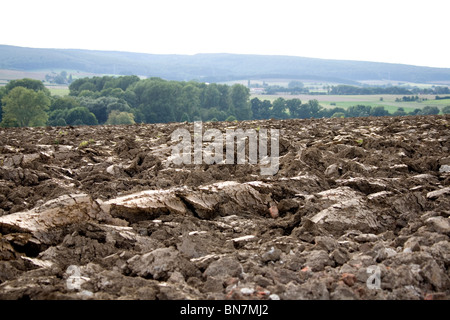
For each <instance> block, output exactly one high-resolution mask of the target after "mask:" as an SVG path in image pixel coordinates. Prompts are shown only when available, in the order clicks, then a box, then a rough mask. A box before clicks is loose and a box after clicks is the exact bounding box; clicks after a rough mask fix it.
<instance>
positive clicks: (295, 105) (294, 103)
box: [286, 98, 302, 118]
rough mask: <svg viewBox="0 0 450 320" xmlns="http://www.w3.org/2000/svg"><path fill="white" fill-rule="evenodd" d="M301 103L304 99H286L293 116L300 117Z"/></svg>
mask: <svg viewBox="0 0 450 320" xmlns="http://www.w3.org/2000/svg"><path fill="white" fill-rule="evenodd" d="M301 105H302V101H301V100H300V99H297V98H294V99H289V100H287V101H286V107H287V108H288V109H289V114H290V115H291V118H298V115H299V111H300V107H301Z"/></svg>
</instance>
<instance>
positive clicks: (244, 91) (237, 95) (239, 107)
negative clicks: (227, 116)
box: [230, 84, 252, 120]
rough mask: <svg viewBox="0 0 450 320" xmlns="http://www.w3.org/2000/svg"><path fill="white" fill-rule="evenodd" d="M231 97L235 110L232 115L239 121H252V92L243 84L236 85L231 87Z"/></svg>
mask: <svg viewBox="0 0 450 320" xmlns="http://www.w3.org/2000/svg"><path fill="white" fill-rule="evenodd" d="M230 97H231V102H232V104H233V106H232V108H233V110H230V111H231V112H230V113H231V114H235V115H236V118H237V119H238V120H248V119H251V117H252V110H251V106H250V102H249V97H250V90H249V89H248V88H247V87H245V86H243V85H241V84H234V85H233V86H232V87H231V91H230Z"/></svg>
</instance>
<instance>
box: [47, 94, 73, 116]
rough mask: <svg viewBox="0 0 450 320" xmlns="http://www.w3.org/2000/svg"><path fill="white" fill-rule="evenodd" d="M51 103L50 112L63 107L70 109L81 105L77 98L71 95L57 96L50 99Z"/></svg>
mask: <svg viewBox="0 0 450 320" xmlns="http://www.w3.org/2000/svg"><path fill="white" fill-rule="evenodd" d="M52 100H53V101H52V103H51V105H50V110H49V111H50V112H52V111H55V110H63V109H72V108H77V107H81V106H80V103H79V102H78V100H77V99H76V98H74V97H71V96H64V97H57V98H54V99H52Z"/></svg>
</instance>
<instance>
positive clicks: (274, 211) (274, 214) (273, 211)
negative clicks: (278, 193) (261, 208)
mask: <svg viewBox="0 0 450 320" xmlns="http://www.w3.org/2000/svg"><path fill="white" fill-rule="evenodd" d="M269 213H270V216H271V217H272V218H273V219H276V218H278V217H279V216H280V214H279V212H278V208H277V206H276V205H272V206H270V208H269Z"/></svg>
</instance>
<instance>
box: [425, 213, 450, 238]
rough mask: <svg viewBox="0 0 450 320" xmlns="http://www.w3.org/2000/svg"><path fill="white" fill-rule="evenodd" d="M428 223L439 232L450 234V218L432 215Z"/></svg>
mask: <svg viewBox="0 0 450 320" xmlns="http://www.w3.org/2000/svg"><path fill="white" fill-rule="evenodd" d="M425 222H426V224H427V225H428V226H429V227H430V228H432V229H433V230H434V231H436V232H438V233H444V234H449V233H450V221H449V218H444V217H431V218H428V219H427V220H426V221H425Z"/></svg>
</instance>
